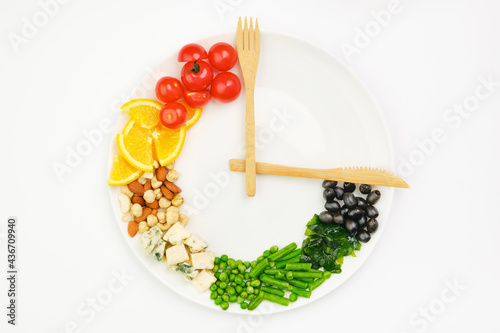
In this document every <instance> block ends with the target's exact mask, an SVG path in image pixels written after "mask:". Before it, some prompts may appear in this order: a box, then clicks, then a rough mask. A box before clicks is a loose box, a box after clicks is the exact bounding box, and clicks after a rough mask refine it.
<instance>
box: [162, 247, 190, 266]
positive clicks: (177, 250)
mask: <svg viewBox="0 0 500 333" xmlns="http://www.w3.org/2000/svg"><path fill="white" fill-rule="evenodd" d="M165 255H166V256H167V266H173V265H175V264H178V263H180V262H184V261H188V260H189V256H188V254H187V251H186V248H185V247H184V244H179V245H175V246H172V247H171V248H168V249H167V251H165Z"/></svg>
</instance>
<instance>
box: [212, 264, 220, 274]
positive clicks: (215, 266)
mask: <svg viewBox="0 0 500 333" xmlns="http://www.w3.org/2000/svg"><path fill="white" fill-rule="evenodd" d="M218 271H219V266H218V265H214V268H212V272H214V273H215V272H218Z"/></svg>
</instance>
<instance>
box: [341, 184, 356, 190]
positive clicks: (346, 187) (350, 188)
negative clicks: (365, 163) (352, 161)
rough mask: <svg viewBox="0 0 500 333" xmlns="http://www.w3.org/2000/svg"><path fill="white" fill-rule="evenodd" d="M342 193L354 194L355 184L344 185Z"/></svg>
mask: <svg viewBox="0 0 500 333" xmlns="http://www.w3.org/2000/svg"><path fill="white" fill-rule="evenodd" d="M344 191H346V192H354V191H356V184H354V183H344Z"/></svg>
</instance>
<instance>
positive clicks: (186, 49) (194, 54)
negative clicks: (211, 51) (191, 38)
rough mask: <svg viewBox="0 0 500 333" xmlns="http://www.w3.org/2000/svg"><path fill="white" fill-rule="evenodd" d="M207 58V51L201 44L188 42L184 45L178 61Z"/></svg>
mask: <svg viewBox="0 0 500 333" xmlns="http://www.w3.org/2000/svg"><path fill="white" fill-rule="evenodd" d="M201 59H207V51H205V49H204V48H203V46H201V45H199V44H194V43H191V44H187V45H184V46H183V47H182V49H181V50H180V51H179V55H178V56H177V61H179V62H188V61H195V60H201Z"/></svg>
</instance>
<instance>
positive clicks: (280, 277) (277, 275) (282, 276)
mask: <svg viewBox="0 0 500 333" xmlns="http://www.w3.org/2000/svg"><path fill="white" fill-rule="evenodd" d="M274 277H275V278H276V279H278V280H281V279H282V278H284V277H285V274H284V273H283V272H278V273H276V275H274Z"/></svg>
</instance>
